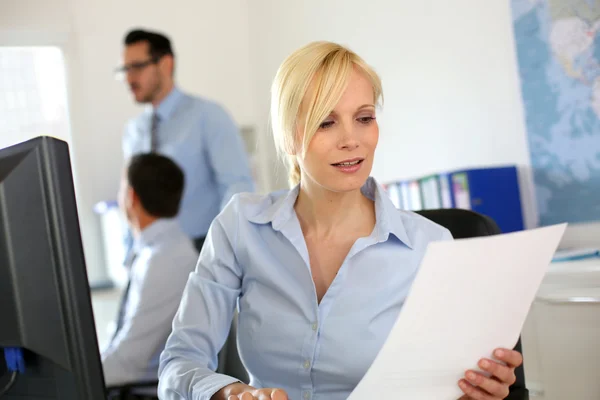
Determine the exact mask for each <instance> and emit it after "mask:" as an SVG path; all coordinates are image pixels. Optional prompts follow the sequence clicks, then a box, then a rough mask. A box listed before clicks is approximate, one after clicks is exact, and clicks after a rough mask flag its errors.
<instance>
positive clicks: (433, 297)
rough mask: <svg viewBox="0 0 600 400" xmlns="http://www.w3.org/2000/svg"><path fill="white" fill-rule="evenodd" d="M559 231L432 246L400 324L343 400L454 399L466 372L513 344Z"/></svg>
mask: <svg viewBox="0 0 600 400" xmlns="http://www.w3.org/2000/svg"><path fill="white" fill-rule="evenodd" d="M565 228H566V224H561V225H554V226H550V227H545V228H539V229H533V230H528V231H522V232H516V233H509V234H504V235H496V236H487V237H481V238H474V239H461V240H455V241H444V242H435V243H431V244H430V245H429V246H428V248H427V251H426V253H425V256H424V258H423V261H422V262H421V266H420V268H419V272H418V274H417V277H416V278H415V281H414V283H413V285H412V287H411V289H410V293H409V295H408V297H407V299H406V302H405V304H404V306H403V308H402V310H401V312H400V314H399V316H398V320H397V321H396V323H395V325H394V327H393V328H392V331H391V332H390V335H389V337H388V338H387V340H386V342H385V343H384V345H383V347H382V349H381V351H380V352H379V354H378V355H377V357H376V359H375V361H374V362H373V365H371V367H370V368H369V370H368V371H367V374H366V375H365V376H364V378H363V379H362V380H361V382H360V383H359V384H358V386H357V387H356V389H355V390H354V391H353V392H352V394H351V395H350V397H349V399H350V400H372V399H383V398H394V399H410V400H456V399H458V398H460V397H461V396H462V395H463V393H462V391H461V390H460V388H459V387H458V381H459V380H460V379H461V378H463V377H464V373H465V371H466V370H467V369H476V370H477V369H478V368H477V363H478V361H479V360H480V359H481V358H483V357H488V358H491V357H492V352H493V351H494V349H496V348H498V347H503V348H509V349H512V348H513V347H514V346H515V344H516V343H517V340H518V338H519V335H520V332H521V329H522V327H523V324H524V322H525V318H526V317H527V314H528V312H529V308H530V306H531V304H532V302H533V300H534V298H535V294H536V292H537V290H538V288H539V286H540V284H541V282H542V279H543V277H544V274H545V273H546V270H547V268H548V265H549V264H550V262H551V260H552V256H553V255H554V252H555V251H556V248H557V247H558V244H559V242H560V239H561V237H562V236H563V233H564V231H565ZM357 350H359V349H357Z"/></svg>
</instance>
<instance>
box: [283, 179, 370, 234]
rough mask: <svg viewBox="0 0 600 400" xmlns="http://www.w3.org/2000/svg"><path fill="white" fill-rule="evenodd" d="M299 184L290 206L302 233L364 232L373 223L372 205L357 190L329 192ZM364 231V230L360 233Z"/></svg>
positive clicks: (368, 229)
mask: <svg viewBox="0 0 600 400" xmlns="http://www.w3.org/2000/svg"><path fill="white" fill-rule="evenodd" d="M311 186H313V185H306V184H302V183H301V184H300V192H299V193H298V199H297V200H296V204H295V206H294V209H295V211H296V214H297V215H298V219H299V220H300V225H301V226H302V231H303V232H304V234H305V235H307V234H311V235H316V236H317V237H320V238H327V237H331V236H332V235H336V233H338V232H346V231H348V230H351V231H353V232H360V231H363V230H364V231H365V232H367V231H368V232H367V234H369V233H370V231H371V230H372V229H373V226H374V225H375V206H374V203H373V201H372V200H370V199H368V198H367V197H365V196H364V195H363V194H362V192H361V191H360V189H357V190H353V191H350V192H332V191H330V190H327V189H325V188H322V187H316V188H315V187H311ZM363 233H364V232H363Z"/></svg>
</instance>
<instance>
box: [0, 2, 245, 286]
mask: <svg viewBox="0 0 600 400" xmlns="http://www.w3.org/2000/svg"><path fill="white" fill-rule="evenodd" d="M0 1H1V3H0V45H3V44H8V43H9V42H10V44H13V45H14V44H47V43H49V42H51V43H52V44H60V45H61V47H62V48H63V50H64V51H65V55H66V61H67V68H68V72H67V74H68V80H69V86H70V87H69V95H70V112H71V121H72V150H73V152H74V168H75V172H76V185H77V194H78V202H79V209H80V210H79V212H80V221H81V229H82V236H83V240H84V245H85V250H86V260H87V263H88V273H89V276H90V279H91V280H95V279H102V278H103V277H105V275H104V274H103V262H104V259H103V255H102V250H101V242H100V231H99V224H98V220H97V216H96V215H95V214H94V213H93V212H92V207H93V205H94V204H95V203H96V202H98V201H101V200H107V199H114V198H115V196H116V192H117V189H118V180H119V177H120V169H121V167H122V153H121V136H122V133H123V125H124V123H125V121H126V120H127V119H128V118H130V117H132V116H134V115H135V114H136V113H138V112H139V110H140V109H139V107H137V106H135V105H134V104H133V102H132V100H131V98H130V95H129V93H128V90H127V88H126V87H125V85H123V84H122V83H121V82H117V81H115V80H114V78H113V70H114V68H115V67H116V66H117V65H118V64H119V59H120V56H121V41H122V39H123V35H124V33H125V32H126V31H127V30H128V29H130V28H131V27H134V26H142V27H147V28H154V29H159V30H163V31H164V32H166V33H168V34H169V35H170V36H171V38H172V40H173V44H174V47H175V51H176V53H177V80H178V82H179V83H180V84H181V86H182V87H183V88H184V89H185V90H186V91H189V92H192V93H197V94H200V95H204V96H207V97H210V98H212V99H215V100H217V101H219V102H221V103H222V104H223V105H224V106H225V107H227V108H228V110H229V111H230V112H231V113H232V115H233V117H234V118H235V120H236V121H237V122H238V123H239V124H249V123H252V122H253V121H254V120H255V118H254V114H255V112H254V108H253V103H252V98H251V93H250V90H251V89H250V75H249V71H248V65H249V47H248V37H247V32H248V30H249V27H248V12H247V4H246V2H245V1H244V0H234V1H228V2H212V1H211V2H209V1H198V2H193V1H179V0H175V1H170V2H168V4H166V3H165V2H164V1H160V0H145V1H141V0H128V1H115V0H105V1H91V0H83V1H81V0H72V1H70V0H56V1H52V2H40V1H36V0H19V1H17V0H0Z"/></svg>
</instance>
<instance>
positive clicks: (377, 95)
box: [271, 42, 383, 187]
mask: <svg viewBox="0 0 600 400" xmlns="http://www.w3.org/2000/svg"><path fill="white" fill-rule="evenodd" d="M354 68H356V69H357V70H359V71H360V72H361V73H363V74H364V75H365V77H366V78H367V79H369V80H370V81H371V84H372V85H373V96H374V99H373V101H374V103H378V102H380V100H381V98H382V97H383V93H382V88H381V79H380V78H379V76H378V75H377V73H376V72H375V71H374V70H373V69H372V68H371V67H370V66H369V65H367V63H365V62H364V60H363V59H362V58H360V57H359V56H358V55H357V54H356V53H354V52H352V51H351V50H349V49H347V48H345V47H343V46H341V45H339V44H336V43H332V42H313V43H310V44H308V45H306V46H304V47H301V48H300V49H298V50H296V51H295V52H293V53H292V54H291V55H290V56H289V57H288V58H286V59H285V60H284V62H283V63H282V64H281V66H280V67H279V70H278V71H277V75H276V76H275V79H274V81H273V85H272V86H271V124H272V127H273V138H274V140H275V146H276V148H277V150H278V152H279V154H280V155H281V156H283V157H284V158H285V159H286V161H287V162H286V164H287V166H288V171H289V172H288V179H289V183H290V185H291V186H292V187H293V186H296V185H297V184H298V183H300V166H299V165H298V161H297V159H296V155H295V151H294V150H295V148H296V146H295V145H296V140H297V134H296V132H297V130H298V128H302V129H303V135H302V155H304V154H305V153H306V149H307V148H308V144H309V143H310V141H311V139H312V137H313V135H314V134H315V132H316V131H317V129H318V128H319V125H320V124H321V123H322V122H323V121H324V120H325V118H327V116H328V115H329V114H330V113H331V112H332V111H333V109H334V107H335V105H336V104H337V103H338V101H339V100H340V98H341V97H342V94H343V93H344V90H345V89H346V85H347V83H348V78H349V76H350V73H351V72H352V70H353V69H354ZM311 85H313V86H312V88H311V89H312V90H311V92H310V96H309V97H307V98H305V96H306V95H307V92H308V89H309V87H311ZM303 102H304V104H303ZM300 107H302V108H303V110H305V112H306V118H305V121H306V122H305V124H304V127H298V126H297V121H298V116H299V113H300Z"/></svg>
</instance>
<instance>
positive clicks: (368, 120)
mask: <svg viewBox="0 0 600 400" xmlns="http://www.w3.org/2000/svg"><path fill="white" fill-rule="evenodd" d="M373 120H375V117H371V116H369V117H360V118H358V122H360V123H361V124H365V125H367V124H370V123H371V121H373Z"/></svg>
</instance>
